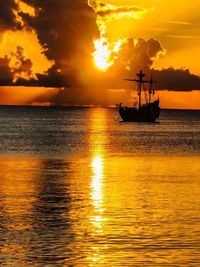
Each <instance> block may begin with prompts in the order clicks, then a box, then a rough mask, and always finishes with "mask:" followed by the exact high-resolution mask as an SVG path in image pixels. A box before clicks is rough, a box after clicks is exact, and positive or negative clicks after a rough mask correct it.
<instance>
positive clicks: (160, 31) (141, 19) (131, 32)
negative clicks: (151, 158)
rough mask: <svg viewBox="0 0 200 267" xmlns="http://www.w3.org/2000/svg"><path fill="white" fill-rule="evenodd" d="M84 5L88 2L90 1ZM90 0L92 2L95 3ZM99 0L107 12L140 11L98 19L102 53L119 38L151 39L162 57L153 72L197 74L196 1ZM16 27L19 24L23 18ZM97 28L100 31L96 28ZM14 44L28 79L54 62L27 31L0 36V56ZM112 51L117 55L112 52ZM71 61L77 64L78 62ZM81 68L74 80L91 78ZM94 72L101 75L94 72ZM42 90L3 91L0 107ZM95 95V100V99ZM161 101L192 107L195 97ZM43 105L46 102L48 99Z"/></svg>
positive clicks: (169, 96) (199, 20)
mask: <svg viewBox="0 0 200 267" xmlns="http://www.w3.org/2000/svg"><path fill="white" fill-rule="evenodd" d="M16 2H17V3H20V9H21V10H22V11H23V12H26V13H28V14H29V15H30V16H32V17H34V16H35V15H36V14H35V10H34V8H32V7H30V6H28V5H26V4H24V3H23V1H20V0H16ZM90 2H91V3H92V2H94V1H90ZM96 2H97V3H98V1H96ZM103 2H104V3H105V6H106V5H107V6H108V7H109V8H111V9H116V8H118V7H132V6H136V7H137V8H140V9H141V10H142V12H141V13H140V12H138V15H137V16H135V15H134V16H132V13H131V12H126V13H124V14H123V13H120V16H119V15H118V16H113V15H112V16H111V15H110V17H109V16H107V17H103V18H102V21H103V26H104V29H103V31H104V32H103V37H104V38H106V40H108V42H110V44H111V46H110V47H109V48H108V50H109V49H115V50H116V51H117V48H116V47H117V45H118V44H117V41H119V40H122V39H123V38H129V37H132V38H135V39H137V38H140V37H141V38H144V39H148V38H155V39H156V40H158V41H159V42H160V44H161V45H162V48H163V49H164V53H162V55H160V56H159V58H157V59H156V60H155V61H154V63H153V67H154V68H156V69H163V68H167V67H170V66H172V67H174V68H188V69H189V70H190V71H191V73H193V74H196V75H200V46H199V42H200V17H199V8H200V2H199V1H193V2H192V4H191V3H190V2H188V1H180V0H176V1H174V0H173V1H172V0H169V1H160V0H152V1H149V0H140V1H139V0H135V1H132V0H123V1H122V0H105V1H103ZM91 5H92V4H91ZM93 5H94V4H93ZM93 8H94V7H93ZM143 11H144V12H143ZM94 12H97V14H98V10H97V8H96V9H95V8H94ZM136 13H137V12H136ZM16 19H18V20H19V21H20V20H21V18H20V17H18V14H17V13H16ZM97 19H98V15H97ZM21 23H22V24H23V20H22V22H21ZM97 23H98V20H97ZM66 30H67V29H66ZM99 30H100V31H101V30H102V29H101V28H100V26H99ZM112 40H114V43H112ZM93 41H94V40H91V43H92V42H93ZM90 45H91V44H90ZM104 45H105V44H104V43H103V46H104ZM17 46H21V47H23V49H24V56H25V58H28V59H30V60H31V61H32V63H33V66H32V77H33V78H34V77H35V74H36V73H41V74H42V73H45V72H46V71H47V70H48V69H49V68H50V67H51V66H52V65H53V64H54V60H53V59H52V60H49V59H48V58H47V57H46V56H45V54H44V53H43V52H44V48H43V47H42V45H41V44H40V42H39V39H38V36H37V33H36V32H35V30H33V29H32V30H31V29H23V30H17V31H16V30H15V31H13V30H11V29H9V30H6V31H3V32H0V57H2V58H3V57H4V56H5V55H9V54H10V53H11V52H13V51H15V50H16V47H17ZM88 46H89V44H88ZM94 50H95V48H94ZM118 50H120V49H118ZM101 52H102V48H101ZM107 52H108V51H105V52H104V51H103V54H102V53H100V58H98V60H99V61H100V65H101V66H102V64H103V66H104V65H105V61H106V60H107V58H106V59H105V58H103V61H102V58H101V57H102V55H103V57H104V56H105V54H106V53H107ZM117 53H118V51H117V52H116V54H117ZM93 55H94V54H93ZM76 60H77V62H78V61H79V58H77V59H76ZM81 60H82V59H81ZM92 60H93V65H95V60H94V59H92V55H91V61H92ZM81 62H82V61H81ZM113 62H114V59H113ZM96 63H97V62H96ZM12 64H13V66H15V65H16V58H15V57H14V56H13V59H12V60H11V61H10V65H12ZM113 64H114V63H113ZM85 66H86V68H85V69H84V68H83V70H82V74H81V73H80V78H81V75H82V76H83V77H84V79H85V77H87V75H88V76H90V75H91V72H90V71H87V64H85ZM10 67H12V66H10ZM95 68H96V69H98V68H97V66H95ZM108 68H109V67H108ZM104 71H106V70H104ZM86 72H87V73H86ZM99 72H101V71H100V70H99ZM113 75H114V74H113ZM133 76H134V73H133ZM118 78H119V77H118ZM122 78H123V77H122ZM81 79H82V78H81ZM90 86H91V85H90ZM6 88H7V90H8V92H7V96H8V95H9V97H6V96H5V95H6V94H5V90H6ZM108 88H109V85H108ZM45 90H47V92H48V90H49V89H44V88H43V89H41V91H40V92H39V91H38V89H35V91H34V88H31V89H29V91H27V89H26V88H21V89H19V88H18V89H17V90H15V92H16V93H15V94H16V96H11V94H10V92H11V91H10V89H8V87H4V88H2V89H1V90H0V93H1V100H0V104H24V102H26V101H24V100H25V99H26V98H31V96H32V98H33V99H34V98H35V96H36V95H37V94H38V93H39V94H41V92H44V91H45ZM83 90H84V89H83ZM2 92H3V93H2ZM12 94H13V93H12ZM109 94H110V102H112V99H113V101H115V100H116V99H117V98H118V97H116V94H118V95H119V97H121V92H120V91H118V92H117V91H115V92H111V91H110V92H109ZM44 95H48V93H45V92H44ZM94 95H95V94H94ZM95 97H96V98H98V95H96V96H95ZM126 97H127V95H126ZM161 97H162V98H161V103H163V106H164V107H177V108H184V107H185V108H198V101H199V99H200V98H199V97H200V94H199V93H198V92H186V93H177V92H167V91H163V92H161ZM44 102H45V103H46V102H48V97H47V100H46V101H44ZM102 104H103V103H102ZM110 104H112V103H110ZM113 104H115V103H113Z"/></svg>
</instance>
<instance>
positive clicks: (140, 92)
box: [136, 70, 145, 109]
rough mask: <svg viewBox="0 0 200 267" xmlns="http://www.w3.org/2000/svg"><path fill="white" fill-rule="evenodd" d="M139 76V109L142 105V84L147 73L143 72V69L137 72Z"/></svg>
mask: <svg viewBox="0 0 200 267" xmlns="http://www.w3.org/2000/svg"><path fill="white" fill-rule="evenodd" d="M137 76H138V78H139V79H138V80H136V81H137V82H138V96H139V109H140V107H141V96H142V85H143V83H144V81H143V78H144V76H145V74H144V73H143V72H142V70H141V71H140V72H139V73H138V74H137Z"/></svg>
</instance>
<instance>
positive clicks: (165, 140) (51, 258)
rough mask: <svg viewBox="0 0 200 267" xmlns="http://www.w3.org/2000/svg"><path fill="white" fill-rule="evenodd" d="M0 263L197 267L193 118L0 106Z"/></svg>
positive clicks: (196, 129)
mask: <svg viewBox="0 0 200 267" xmlns="http://www.w3.org/2000/svg"><path fill="white" fill-rule="evenodd" d="M0 264H1V266H20V267H21V266H67V267H68V266H69V267H86V266H87V267H93V266H94V267H96V266H97V267H98V266H105V267H107V266H112V267H115V266H116V267H118V266H132V267H133V266H169V267H172V266H200V111H184V110H163V111H162V113H161V117H160V120H159V122H158V123H155V124H145V123H142V124H137V123H121V122H120V121H119V117H118V114H117V111H116V110H115V109H103V108H55V107H49V108H48V107H0Z"/></svg>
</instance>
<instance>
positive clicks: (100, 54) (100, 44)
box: [93, 38, 112, 71]
mask: <svg viewBox="0 0 200 267" xmlns="http://www.w3.org/2000/svg"><path fill="white" fill-rule="evenodd" d="M94 47H95V52H94V53H93V58H94V62H95V64H96V66H97V68H98V69H100V70H101V71H106V70H107V69H108V68H109V67H110V66H111V65H112V62H110V58H111V51H110V49H109V44H108V43H107V41H106V39H105V38H101V39H97V40H95V41H94Z"/></svg>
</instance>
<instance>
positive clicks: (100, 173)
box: [88, 109, 107, 267]
mask: <svg viewBox="0 0 200 267" xmlns="http://www.w3.org/2000/svg"><path fill="white" fill-rule="evenodd" d="M90 122H91V124H90V125H89V128H90V130H89V132H90V137H89V146H90V147H91V155H92V159H91V167H92V172H93V175H92V177H91V186H90V187H91V192H90V197H91V202H92V205H93V212H92V213H93V214H92V216H91V217H90V221H91V224H92V225H93V230H94V231H95V232H96V233H97V234H101V233H103V223H104V221H105V217H104V207H103V202H104V179H105V177H104V158H105V151H104V149H105V143H106V138H107V136H106V134H105V133H106V112H105V110H101V109H94V110H93V111H92V113H91V117H90ZM91 249H92V251H91V255H88V260H89V262H90V266H91V267H93V266H96V264H97V263H99V262H102V261H103V259H104V254H103V253H102V251H101V249H100V248H99V247H98V246H92V247H91Z"/></svg>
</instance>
